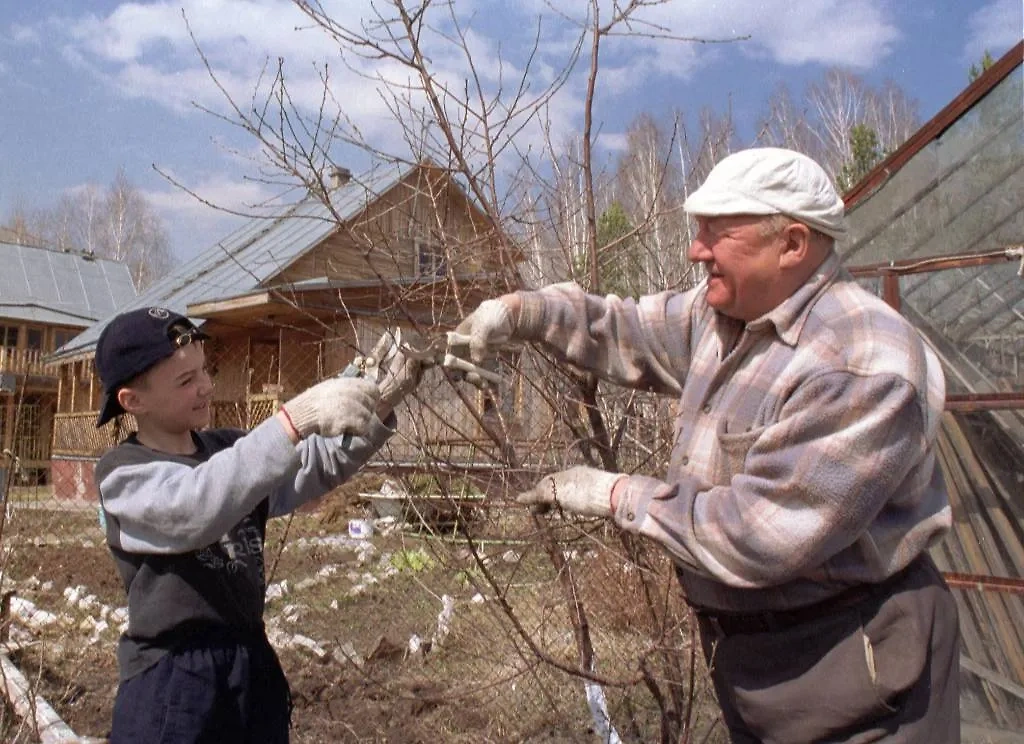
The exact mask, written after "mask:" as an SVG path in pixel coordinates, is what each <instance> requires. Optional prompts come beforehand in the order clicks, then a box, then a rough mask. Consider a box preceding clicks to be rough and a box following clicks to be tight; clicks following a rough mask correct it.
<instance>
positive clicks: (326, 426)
mask: <svg viewBox="0 0 1024 744" xmlns="http://www.w3.org/2000/svg"><path fill="white" fill-rule="evenodd" d="M379 399H380V390H378V389H377V384H376V383H375V382H374V381H373V380H368V379H365V378H361V377H332V378H331V379H329V380H324V381H323V382H321V383H319V384H318V385H314V386H313V387H311V388H309V389H308V390H306V391H305V392H302V393H299V394H298V395H296V396H295V397H294V398H292V399H291V400H290V401H288V402H287V403H285V404H284V405H283V406H281V408H282V410H283V411H284V412H285V415H287V416H288V420H289V421H291V423H292V426H294V427H295V431H297V432H298V433H299V436H300V437H308V436H309V435H310V434H320V435H321V436H325V437H337V436H341V435H342V434H352V435H354V436H357V437H362V436H366V435H367V434H369V433H370V425H371V421H372V420H373V415H374V412H375V411H376V408H377V401H378V400H379Z"/></svg>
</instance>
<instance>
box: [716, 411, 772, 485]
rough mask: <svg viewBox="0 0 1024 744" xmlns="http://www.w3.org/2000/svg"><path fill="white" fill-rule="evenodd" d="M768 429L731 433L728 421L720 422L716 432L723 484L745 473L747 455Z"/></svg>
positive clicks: (762, 427)
mask: <svg viewBox="0 0 1024 744" xmlns="http://www.w3.org/2000/svg"><path fill="white" fill-rule="evenodd" d="M766 428H767V427H765V426H758V427H755V428H753V429H747V430H745V431H738V432H730V431H729V422H728V421H719V422H718V426H717V427H716V430H715V435H716V437H717V439H718V450H719V472H720V473H721V475H722V481H720V482H723V483H727V482H729V481H730V480H732V478H733V476H736V475H739V474H740V473H742V472H743V470H744V468H745V466H746V463H747V455H748V454H749V453H750V448H751V447H753V446H754V442H756V441H757V440H758V439H759V438H760V436H761V434H763V433H764V430H765V429H766Z"/></svg>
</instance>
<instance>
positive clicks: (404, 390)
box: [378, 347, 424, 408]
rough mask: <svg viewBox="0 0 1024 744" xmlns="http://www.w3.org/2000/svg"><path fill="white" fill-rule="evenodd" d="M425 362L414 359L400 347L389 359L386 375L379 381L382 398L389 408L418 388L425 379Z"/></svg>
mask: <svg viewBox="0 0 1024 744" xmlns="http://www.w3.org/2000/svg"><path fill="white" fill-rule="evenodd" d="M423 367H424V362H423V360H422V359H413V358H411V357H409V356H407V355H406V354H405V352H404V351H402V348H401V347H399V348H398V351H396V352H395V355H394V356H393V357H392V358H391V359H390V360H389V361H388V363H387V368H386V369H385V370H384V377H383V379H382V380H381V381H380V382H379V383H378V385H379V386H380V400H381V403H384V404H385V405H386V406H387V407H388V408H394V407H395V406H397V405H398V404H399V403H400V402H401V401H402V399H403V398H405V396H407V395H408V394H409V393H411V392H412V391H413V390H415V389H416V386H417V385H419V384H420V380H422V379H423Z"/></svg>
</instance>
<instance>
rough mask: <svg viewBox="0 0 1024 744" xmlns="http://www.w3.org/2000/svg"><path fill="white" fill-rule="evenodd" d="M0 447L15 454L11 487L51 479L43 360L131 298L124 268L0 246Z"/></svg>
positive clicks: (49, 378) (52, 402)
mask: <svg viewBox="0 0 1024 744" xmlns="http://www.w3.org/2000/svg"><path fill="white" fill-rule="evenodd" d="M0 265H2V266H3V270H2V271H0V443H2V446H3V448H4V449H8V450H10V451H11V452H12V453H13V454H14V455H15V456H17V458H18V460H19V463H20V468H19V469H18V471H17V473H16V474H15V477H14V479H13V482H14V483H16V484H18V483H21V484H32V485H41V484H45V483H47V482H48V480H49V478H50V441H51V435H52V432H53V416H54V412H55V411H56V409H57V407H58V397H59V386H58V375H57V370H56V368H55V367H53V366H52V365H50V364H49V363H48V357H49V355H50V354H52V353H53V352H54V351H55V350H57V349H59V348H60V347H61V346H64V345H65V344H67V343H68V342H70V341H71V339H72V338H74V337H75V336H77V335H78V334H79V333H81V332H82V330H83V329H85V328H87V327H89V326H90V325H92V324H93V323H95V322H96V321H97V320H99V319H100V318H104V317H106V316H108V315H110V313H112V312H113V311H114V310H115V309H116V308H118V307H121V306H122V305H125V304H127V303H130V302H131V301H132V300H133V299H134V298H135V288H134V287H133V285H132V279H131V275H130V274H129V272H128V267H127V266H125V265H123V264H120V263H117V262H114V261H107V260H104V259H98V258H95V257H94V256H91V255H89V254H82V253H71V252H64V251H57V250H49V249H47V248H39V247H34V246H28V245H17V244H14V243H0Z"/></svg>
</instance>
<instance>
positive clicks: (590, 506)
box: [516, 465, 627, 517]
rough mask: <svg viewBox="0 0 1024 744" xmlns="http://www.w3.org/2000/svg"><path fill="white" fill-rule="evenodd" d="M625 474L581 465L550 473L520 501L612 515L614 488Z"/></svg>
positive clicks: (524, 493)
mask: <svg viewBox="0 0 1024 744" xmlns="http://www.w3.org/2000/svg"><path fill="white" fill-rule="evenodd" d="M626 477H627V476H626V475H624V474H623V473H609V472H608V471H606V470H598V469H596V468H588V467H585V466H583V465H577V466H576V467H574V468H569V469H568V470H563V471H562V472H560V473H553V474H551V475H546V476H544V477H543V478H541V479H540V480H539V481H537V485H535V486H534V487H533V488H531V489H530V490H529V491H524V492H523V493H521V494H519V498H517V499H516V501H517V502H518V503H520V504H528V505H530V506H533V507H539V508H541V509H544V508H545V507H549V506H551V504H558V505H559V506H560V507H562V508H563V509H565V510H566V511H571V512H574V513H576V514H581V515H583V516H585V517H608V516H611V513H612V505H611V504H612V489H613V488H614V487H615V484H616V483H617V482H618V481H619V479H620V478H626Z"/></svg>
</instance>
